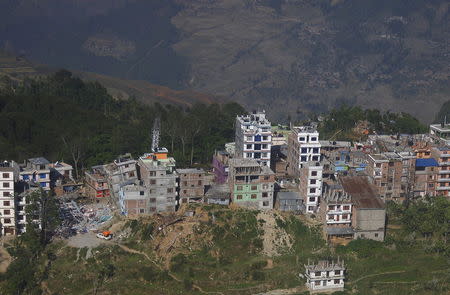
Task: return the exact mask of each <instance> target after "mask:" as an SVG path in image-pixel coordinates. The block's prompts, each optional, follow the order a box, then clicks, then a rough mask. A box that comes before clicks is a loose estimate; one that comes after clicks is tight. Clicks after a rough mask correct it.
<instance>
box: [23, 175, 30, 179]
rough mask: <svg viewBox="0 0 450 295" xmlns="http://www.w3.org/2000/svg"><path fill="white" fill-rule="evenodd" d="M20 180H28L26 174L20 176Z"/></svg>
mask: <svg viewBox="0 0 450 295" xmlns="http://www.w3.org/2000/svg"><path fill="white" fill-rule="evenodd" d="M22 179H23V180H28V179H30V176H29V175H27V174H24V175H22Z"/></svg>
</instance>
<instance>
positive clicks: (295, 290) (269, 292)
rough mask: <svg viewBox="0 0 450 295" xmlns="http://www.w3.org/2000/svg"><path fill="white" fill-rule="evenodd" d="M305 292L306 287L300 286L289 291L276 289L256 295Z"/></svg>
mask: <svg viewBox="0 0 450 295" xmlns="http://www.w3.org/2000/svg"><path fill="white" fill-rule="evenodd" d="M306 290H307V288H306V286H300V287H295V288H290V289H277V290H272V291H268V292H264V293H258V294H257V295H290V294H298V293H301V292H305V291H306Z"/></svg>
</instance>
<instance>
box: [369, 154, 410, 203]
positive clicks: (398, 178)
mask: <svg viewBox="0 0 450 295" xmlns="http://www.w3.org/2000/svg"><path fill="white" fill-rule="evenodd" d="M415 159H416V156H415V154H414V153H410V152H402V153H394V152H388V153H382V154H370V155H369V156H368V166H367V169H366V171H367V173H368V175H369V179H370V181H371V183H373V184H374V185H375V186H376V187H377V191H378V194H379V195H380V197H381V198H382V199H383V200H393V201H396V202H400V201H403V200H405V199H406V198H407V197H411V196H412V194H413V191H414V178H415Z"/></svg>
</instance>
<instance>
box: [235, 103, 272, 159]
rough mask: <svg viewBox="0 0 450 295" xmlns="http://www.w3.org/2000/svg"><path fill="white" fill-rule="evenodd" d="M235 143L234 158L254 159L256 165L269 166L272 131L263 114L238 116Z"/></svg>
mask: <svg viewBox="0 0 450 295" xmlns="http://www.w3.org/2000/svg"><path fill="white" fill-rule="evenodd" d="M235 142H236V147H235V148H236V149H235V155H236V157H238V158H245V159H246V158H251V159H255V160H257V161H258V163H261V164H263V165H269V166H270V158H271V154H270V149H271V146H272V131H271V126H270V122H269V120H267V118H266V114H265V112H254V113H252V114H251V115H243V116H238V117H237V118H236V136H235Z"/></svg>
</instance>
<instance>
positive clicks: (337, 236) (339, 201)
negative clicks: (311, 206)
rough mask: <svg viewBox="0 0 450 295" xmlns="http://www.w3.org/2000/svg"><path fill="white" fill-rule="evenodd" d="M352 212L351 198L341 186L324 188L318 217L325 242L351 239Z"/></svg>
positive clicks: (352, 232)
mask: <svg viewBox="0 0 450 295" xmlns="http://www.w3.org/2000/svg"><path fill="white" fill-rule="evenodd" d="M352 211H353V202H352V198H351V196H350V195H349V194H348V193H347V192H345V191H344V188H343V187H342V185H340V184H335V185H332V186H325V190H324V193H323V195H322V199H321V204H320V209H319V213H318V216H319V219H321V220H322V222H323V223H324V232H325V235H326V239H327V241H331V242H338V241H339V242H340V241H342V240H352V239H353V234H354V231H353V228H352Z"/></svg>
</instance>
